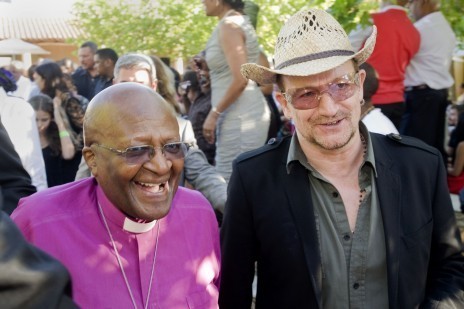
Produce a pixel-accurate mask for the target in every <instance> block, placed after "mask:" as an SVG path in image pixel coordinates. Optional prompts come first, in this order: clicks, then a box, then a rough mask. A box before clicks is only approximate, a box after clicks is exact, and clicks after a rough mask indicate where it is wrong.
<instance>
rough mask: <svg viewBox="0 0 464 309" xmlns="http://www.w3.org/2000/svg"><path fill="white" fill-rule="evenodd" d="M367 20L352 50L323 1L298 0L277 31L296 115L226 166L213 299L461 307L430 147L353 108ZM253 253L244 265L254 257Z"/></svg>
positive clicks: (462, 285) (458, 274)
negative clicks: (375, 126) (307, 4)
mask: <svg viewBox="0 0 464 309" xmlns="http://www.w3.org/2000/svg"><path fill="white" fill-rule="evenodd" d="M375 40H376V27H375V26H373V31H372V33H371V34H370V37H369V38H368V39H367V40H366V43H365V44H364V47H363V48H362V49H361V50H359V51H358V52H356V51H355V50H354V49H353V47H352V46H351V43H350V41H349V39H348V36H347V35H346V33H345V31H344V30H343V28H342V26H341V25H340V24H339V22H337V21H336V20H335V19H334V18H333V17H332V16H331V15H330V14H329V13H327V12H326V11H323V10H319V9H308V8H304V9H302V10H300V11H299V12H298V13H296V14H295V15H294V16H292V17H290V18H289V20H288V21H287V22H286V23H285V25H284V26H283V27H282V29H281V30H280V33H279V36H278V38H277V40H276V42H277V43H276V47H275V54H274V65H275V66H274V68H273V69H270V68H266V67H264V66H260V65H258V64H255V63H248V64H245V65H242V67H241V72H242V74H243V75H244V77H246V78H248V79H251V80H254V81H255V82H257V83H258V84H260V85H263V84H269V83H276V84H277V85H278V87H279V90H280V91H279V92H277V94H276V98H277V100H278V101H279V103H280V104H281V105H282V108H283V111H284V113H285V116H287V117H288V118H290V119H292V120H293V122H294V124H295V133H294V134H293V136H291V137H288V138H284V139H281V140H276V139H275V140H272V141H270V142H269V143H268V145H266V146H263V147H261V148H260V149H257V150H254V151H251V152H248V153H246V154H243V155H241V156H239V157H238V158H237V159H236V160H235V161H234V165H233V171H232V176H231V178H230V182H229V186H228V200H227V202H226V208H225V212H224V220H223V223H222V226H221V258H222V266H221V283H220V286H221V289H220V295H219V305H220V307H221V309H223V308H224V309H227V308H234V309H236V308H250V305H251V303H252V295H253V294H252V291H253V289H252V286H253V284H252V282H253V277H254V273H255V269H256V270H257V287H256V291H257V294H256V303H255V305H256V308H461V307H462V306H463V304H464V256H463V247H462V242H461V237H460V234H459V229H458V227H457V225H456V219H455V215H454V211H453V208H452V204H451V199H450V195H449V191H448V188H447V184H446V170H445V166H444V164H443V159H442V158H441V155H440V152H439V151H438V150H437V149H434V148H432V147H430V146H428V145H426V144H425V143H423V142H422V141H420V140H417V139H415V138H411V137H407V136H401V135H399V134H388V135H381V134H377V133H371V132H369V131H368V130H367V128H366V127H365V125H364V124H363V123H362V122H361V121H360V118H361V108H362V106H363V105H364V104H365V101H364V99H363V92H364V86H363V84H364V81H365V79H366V72H365V71H364V70H363V69H360V68H359V66H360V65H361V64H362V63H364V62H365V61H366V59H368V58H369V56H370V54H371V53H372V51H373V49H374V45H375ZM255 263H257V267H255Z"/></svg>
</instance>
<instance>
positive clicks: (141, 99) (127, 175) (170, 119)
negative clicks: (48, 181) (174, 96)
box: [84, 88, 184, 221]
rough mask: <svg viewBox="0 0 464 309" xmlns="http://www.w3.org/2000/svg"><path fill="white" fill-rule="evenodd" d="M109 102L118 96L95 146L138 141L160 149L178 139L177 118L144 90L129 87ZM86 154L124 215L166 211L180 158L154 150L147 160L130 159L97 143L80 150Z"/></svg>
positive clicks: (136, 143)
mask: <svg viewBox="0 0 464 309" xmlns="http://www.w3.org/2000/svg"><path fill="white" fill-rule="evenodd" d="M139 90H140V88H139ZM112 100H118V102H117V104H111V103H110V104H109V105H111V106H110V108H107V109H106V110H105V115H104V116H102V119H101V122H100V121H98V127H100V128H106V130H107V131H105V132H102V137H101V138H100V140H98V141H97V144H101V145H105V146H107V147H112V148H115V149H120V150H125V149H126V148H128V147H134V146H142V145H152V146H154V147H163V145H165V144H167V143H171V142H178V141H179V140H180V138H179V128H178V125H177V120H176V118H175V117H174V116H173V115H172V114H170V113H169V112H168V111H167V108H166V107H165V106H164V105H161V104H160V103H159V102H158V103H157V102H155V101H157V100H160V99H159V98H158V97H155V96H154V95H153V94H151V93H148V91H146V90H145V91H137V92H132V91H128V92H126V93H121V94H120V95H119V96H118V97H117V98H116V97H115V96H113V98H112ZM116 124H117V125H116ZM84 157H85V158H86V161H87V163H88V164H89V166H90V168H91V170H92V173H93V175H94V176H95V178H96V179H97V181H98V183H99V185H100V186H101V187H102V189H103V191H104V192H105V195H106V196H107V197H108V199H109V200H110V201H111V202H112V203H113V204H114V205H115V206H116V207H117V208H119V209H120V210H121V211H122V212H124V213H125V214H126V215H128V216H129V217H132V218H136V219H143V220H147V221H152V220H154V219H160V218H162V217H164V216H166V215H167V214H168V212H169V210H170V208H171V203H172V199H173V197H174V194H175V192H176V190H177V187H178V183H179V177H180V174H181V172H182V169H183V166H184V160H183V159H167V158H166V157H165V155H164V154H163V153H162V152H161V150H160V148H156V151H155V155H154V157H153V158H152V159H151V160H148V161H147V162H145V163H141V164H134V163H128V162H127V160H126V158H125V157H123V156H121V155H119V154H117V153H115V152H112V151H110V150H108V149H105V148H102V147H99V146H96V145H95V144H93V145H92V146H90V147H85V148H84Z"/></svg>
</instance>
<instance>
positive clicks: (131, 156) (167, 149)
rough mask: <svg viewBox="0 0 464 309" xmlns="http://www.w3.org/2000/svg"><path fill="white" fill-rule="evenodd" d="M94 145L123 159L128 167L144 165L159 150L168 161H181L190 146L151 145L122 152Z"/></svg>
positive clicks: (171, 144)
mask: <svg viewBox="0 0 464 309" xmlns="http://www.w3.org/2000/svg"><path fill="white" fill-rule="evenodd" d="M94 145H95V146H98V147H101V148H104V149H107V150H109V151H112V152H114V153H116V154H118V155H120V156H122V157H124V159H125V160H126V163H127V164H129V165H137V164H144V163H145V162H148V161H150V160H151V159H153V157H154V156H155V149H161V153H162V154H163V155H164V156H165V157H166V159H168V160H178V159H183V158H185V156H186V154H187V152H188V149H189V147H190V144H188V143H184V142H175V143H168V144H165V145H163V146H162V147H153V146H151V145H141V146H133V147H128V148H126V149H124V150H120V149H115V148H111V147H108V146H105V145H101V144H94Z"/></svg>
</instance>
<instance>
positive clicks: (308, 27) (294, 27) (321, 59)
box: [241, 9, 377, 85]
mask: <svg viewBox="0 0 464 309" xmlns="http://www.w3.org/2000/svg"><path fill="white" fill-rule="evenodd" d="M376 35H377V28H376V27H375V26H373V30H372V34H371V35H370V36H369V38H368V39H367V40H366V42H365V44H364V47H363V48H362V49H361V50H360V51H358V52H357V53H356V52H354V51H353V47H352V46H351V43H350V41H349V40H348V36H347V35H346V32H345V30H343V28H342V26H341V25H340V24H339V23H338V22H337V21H336V20H335V19H334V18H333V17H332V16H331V15H330V14H329V13H327V12H325V11H323V10H319V9H304V10H301V11H299V12H298V13H296V14H295V15H293V16H292V17H291V18H290V19H289V20H288V21H287V22H286V23H285V25H284V26H283V27H282V29H281V30H280V33H279V36H278V37H277V43H276V47H275V53H274V66H275V67H274V70H271V69H268V68H266V67H263V66H260V65H257V64H255V63H246V64H243V65H242V67H241V73H242V75H243V76H244V77H245V78H248V79H251V80H254V81H256V82H257V83H258V84H260V85H264V84H272V83H274V82H275V81H276V75H277V74H281V75H292V76H308V75H314V74H318V73H321V72H325V71H328V70H331V69H333V68H335V67H337V66H339V65H342V64H343V63H345V62H346V61H348V60H350V59H355V60H356V62H357V63H358V64H361V63H363V62H365V61H366V60H367V58H369V56H370V55H371V53H372V51H373V50H374V46H375V38H376Z"/></svg>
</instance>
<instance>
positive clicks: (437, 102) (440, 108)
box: [400, 87, 448, 157]
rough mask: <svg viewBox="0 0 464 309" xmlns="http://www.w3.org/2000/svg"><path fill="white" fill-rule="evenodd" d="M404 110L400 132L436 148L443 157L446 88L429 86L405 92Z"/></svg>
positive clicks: (446, 101) (446, 102)
mask: <svg viewBox="0 0 464 309" xmlns="http://www.w3.org/2000/svg"><path fill="white" fill-rule="evenodd" d="M405 99H406V100H405V103H406V110H405V112H404V115H403V120H402V123H401V127H400V133H401V134H404V135H409V136H413V137H417V138H419V139H421V140H423V141H424V142H426V143H427V144H429V145H431V146H433V147H435V148H437V149H438V150H439V151H440V152H441V153H442V154H443V157H445V155H444V154H445V151H444V140H445V114H446V106H447V105H448V90H447V89H440V90H435V89H431V88H429V87H426V88H424V89H412V90H409V91H406V92H405Z"/></svg>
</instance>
